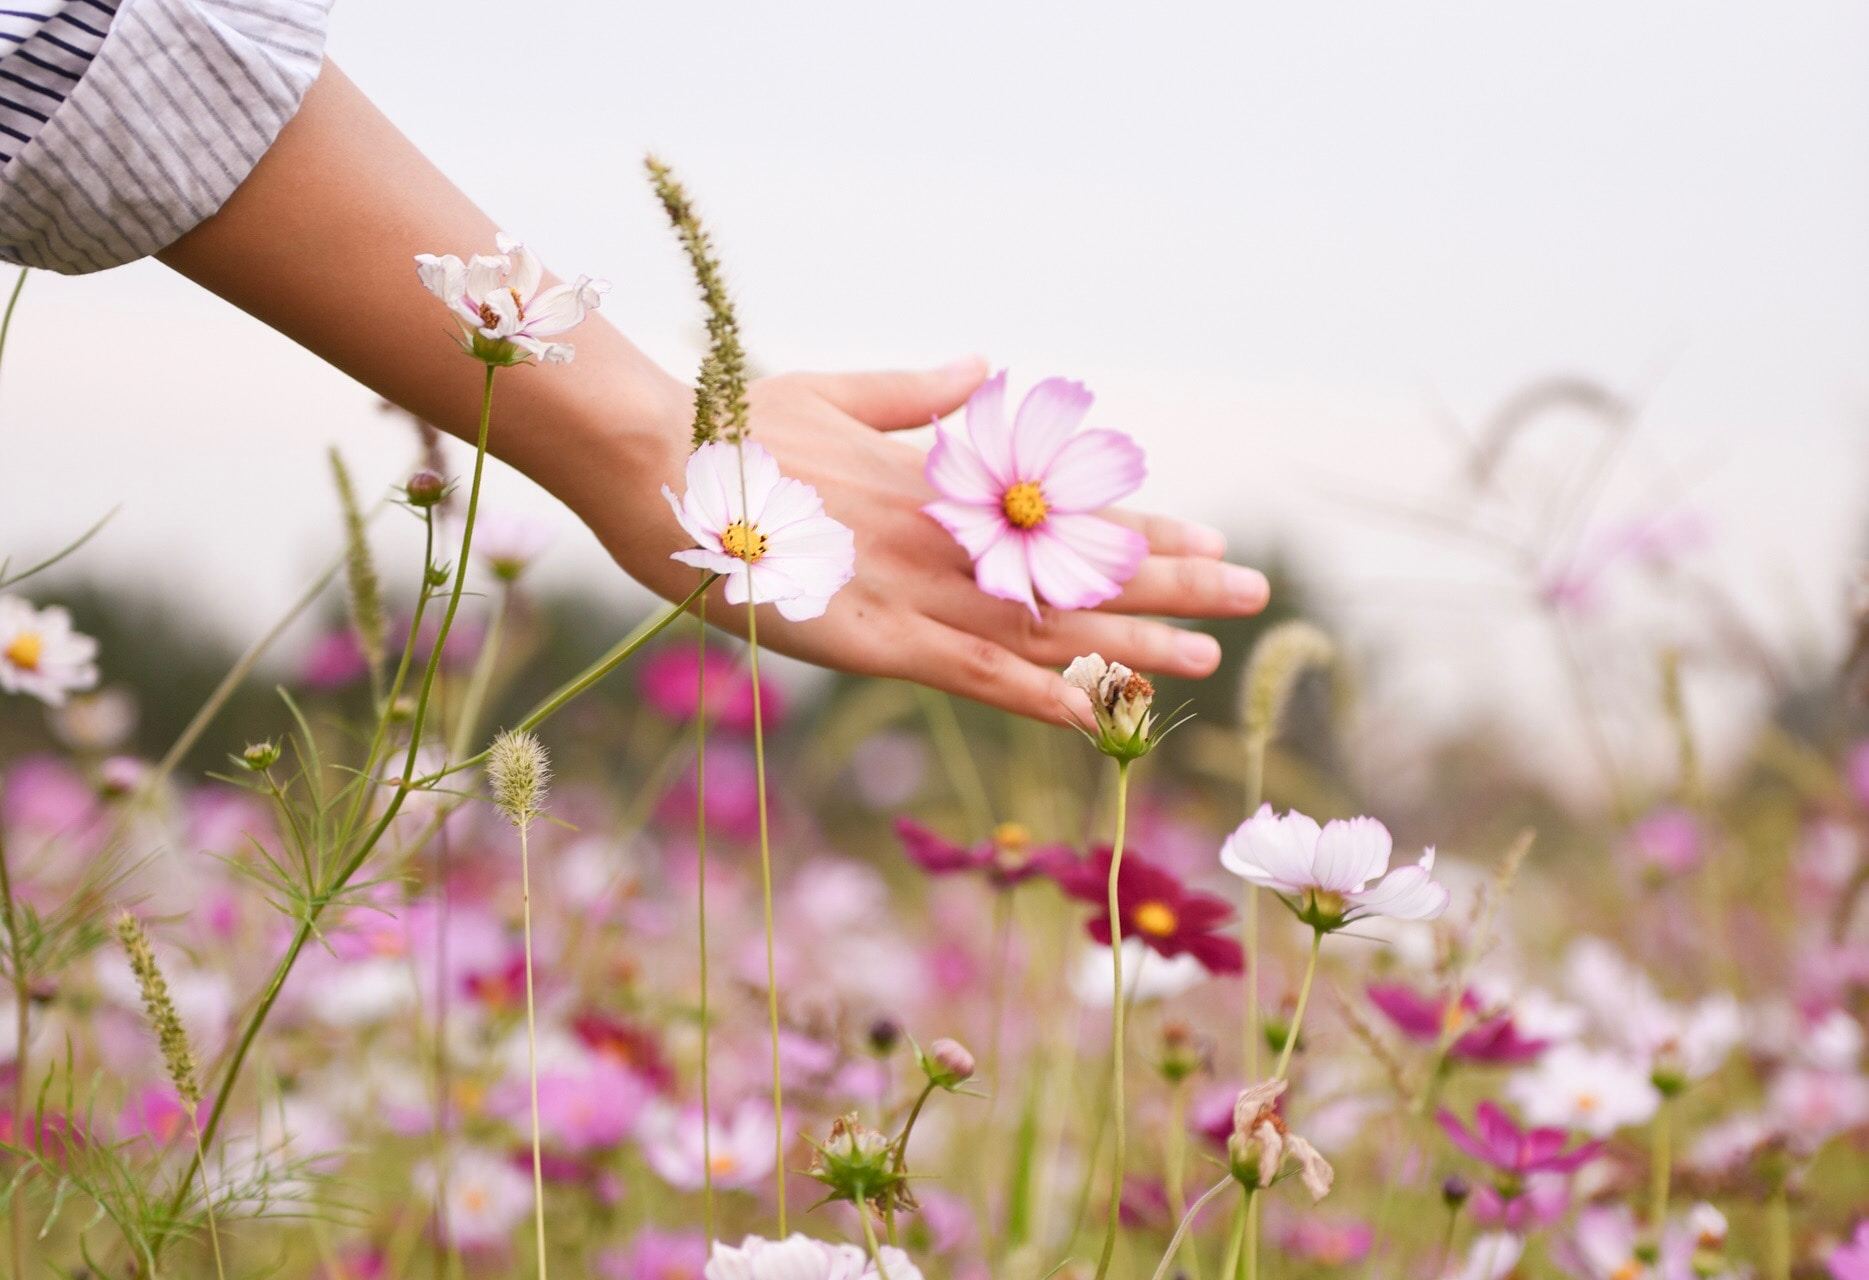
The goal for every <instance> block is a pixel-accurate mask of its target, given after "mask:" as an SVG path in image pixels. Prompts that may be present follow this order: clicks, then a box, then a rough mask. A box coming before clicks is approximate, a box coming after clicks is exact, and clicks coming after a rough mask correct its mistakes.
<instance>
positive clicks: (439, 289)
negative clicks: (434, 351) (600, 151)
mask: <svg viewBox="0 0 1869 1280" xmlns="http://www.w3.org/2000/svg"><path fill="white" fill-rule="evenodd" d="M494 246H495V247H496V248H498V249H499V252H498V253H496V254H487V253H477V254H475V255H474V256H473V257H471V258H469V259H468V260H467V261H466V262H465V263H463V262H462V261H461V260H460V259H459V258H457V257H455V256H454V255H453V254H451V253H447V254H442V255H441V256H439V257H437V256H436V255H434V254H432V253H418V254H416V255H415V273H416V276H417V278H418V279H420V280H421V282H422V287H423V288H425V289H427V290H428V291H429V292H430V293H432V294H434V295H435V296H436V297H437V298H440V299H441V300H442V301H443V302H445V303H447V304H448V309H449V310H450V311H452V312H454V314H455V318H456V319H458V320H459V321H460V322H461V329H462V332H463V333H464V334H465V335H466V339H467V342H466V346H467V349H468V350H469V351H470V352H471V353H472V354H473V355H474V357H475V358H476V359H480V360H486V361H488V362H489V363H491V364H518V363H519V362H520V361H522V360H524V359H525V358H526V357H527V356H532V357H534V358H536V359H538V360H539V361H540V362H541V363H544V364H565V363H568V362H569V361H570V359H571V356H572V354H573V353H572V350H571V344H570V343H568V342H546V341H544V339H546V338H550V337H555V336H557V335H558V334H561V333H565V332H567V331H568V330H571V329H575V328H576V327H577V326H578V325H580V324H582V323H583V322H584V317H585V316H586V315H587V314H589V313H590V312H592V311H595V310H596V309H597V307H598V305H599V304H600V303H601V302H602V301H603V295H604V293H605V292H606V291H607V290H608V289H609V288H610V286H609V285H608V284H606V283H605V282H604V281H602V280H593V279H592V278H591V277H590V276H579V277H578V278H577V280H576V281H575V282H574V283H572V284H556V285H553V286H552V287H551V288H549V289H542V288H540V285H542V284H543V283H544V282H545V268H544V267H542V266H541V265H540V264H539V260H538V258H537V257H536V256H534V254H533V252H532V250H530V249H528V248H526V246H525V245H523V244H521V243H519V241H517V240H515V239H513V238H512V237H511V236H509V235H507V234H506V233H505V232H504V231H502V232H501V233H500V234H499V235H497V236H495V237H494Z"/></svg>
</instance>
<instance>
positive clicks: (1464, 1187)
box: [1441, 1173, 1473, 1209]
mask: <svg viewBox="0 0 1869 1280" xmlns="http://www.w3.org/2000/svg"><path fill="white" fill-rule="evenodd" d="M1472 1194H1473V1184H1472V1183H1470V1182H1468V1181H1467V1180H1466V1179H1465V1178H1463V1177H1461V1176H1460V1175H1459V1174H1457V1173H1450V1174H1448V1175H1447V1176H1446V1177H1445V1178H1443V1179H1441V1203H1442V1204H1444V1205H1446V1206H1447V1207H1448V1208H1449V1209H1458V1208H1459V1207H1460V1206H1461V1205H1463V1204H1465V1203H1466V1202H1467V1197H1468V1196H1470V1195H1472Z"/></svg>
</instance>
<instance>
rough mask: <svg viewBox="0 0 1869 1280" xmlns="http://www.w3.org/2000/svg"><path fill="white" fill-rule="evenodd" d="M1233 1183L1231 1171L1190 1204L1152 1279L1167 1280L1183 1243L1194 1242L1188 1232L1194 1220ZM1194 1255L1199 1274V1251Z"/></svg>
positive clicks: (1231, 1279) (1196, 1269)
mask: <svg viewBox="0 0 1869 1280" xmlns="http://www.w3.org/2000/svg"><path fill="white" fill-rule="evenodd" d="M1232 1185H1233V1175H1232V1174H1230V1173H1229V1174H1228V1175H1227V1176H1226V1177H1224V1178H1222V1179H1220V1181H1218V1182H1216V1183H1214V1185H1213V1186H1211V1187H1209V1188H1207V1190H1205V1191H1203V1192H1202V1193H1201V1198H1200V1199H1198V1200H1196V1201H1195V1202H1194V1203H1193V1204H1192V1205H1189V1206H1188V1209H1187V1211H1186V1212H1185V1213H1183V1214H1182V1215H1181V1221H1180V1222H1179V1223H1178V1224H1177V1225H1176V1226H1175V1234H1174V1235H1173V1236H1171V1237H1169V1240H1168V1247H1167V1248H1166V1249H1164V1250H1162V1260H1161V1262H1160V1264H1158V1265H1157V1266H1156V1268H1155V1274H1154V1275H1153V1276H1152V1277H1150V1280H1167V1276H1168V1268H1169V1267H1170V1266H1172V1265H1173V1264H1174V1260H1175V1254H1176V1253H1177V1252H1178V1251H1179V1250H1180V1248H1181V1246H1182V1244H1183V1243H1184V1242H1185V1243H1188V1244H1190V1245H1191V1244H1192V1243H1193V1242H1192V1241H1190V1240H1189V1239H1188V1232H1189V1231H1191V1230H1193V1227H1194V1220H1195V1219H1196V1218H1198V1217H1200V1216H1201V1210H1203V1209H1205V1208H1206V1207H1207V1206H1208V1205H1209V1204H1211V1203H1212V1202H1213V1199H1214V1197H1215V1196H1217V1195H1219V1194H1220V1193H1221V1192H1223V1191H1225V1190H1226V1189H1227V1188H1228V1187H1230V1186H1232ZM1194 1257H1195V1264H1194V1265H1195V1274H1196V1275H1199V1274H1200V1270H1199V1268H1200V1261H1199V1253H1198V1252H1196V1253H1195V1254H1194ZM1221 1275H1222V1276H1224V1277H1225V1280H1233V1277H1232V1276H1231V1275H1230V1274H1229V1273H1227V1272H1224V1271H1223V1272H1221Z"/></svg>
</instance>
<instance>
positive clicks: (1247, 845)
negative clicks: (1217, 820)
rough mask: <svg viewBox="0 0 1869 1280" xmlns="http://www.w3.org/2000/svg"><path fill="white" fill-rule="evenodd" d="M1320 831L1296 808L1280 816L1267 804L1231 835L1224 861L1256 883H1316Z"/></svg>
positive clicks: (1287, 886)
mask: <svg viewBox="0 0 1869 1280" xmlns="http://www.w3.org/2000/svg"><path fill="white" fill-rule="evenodd" d="M1320 834H1321V832H1320V830H1319V828H1318V825H1317V823H1316V822H1314V821H1312V820H1311V819H1310V818H1308V817H1306V816H1305V815H1304V814H1302V813H1299V812H1297V811H1296V810H1293V811H1292V812H1290V813H1287V814H1286V815H1285V816H1284V817H1276V816H1274V815H1273V813H1272V806H1271V805H1264V806H1262V807H1261V808H1260V810H1259V812H1258V813H1256V814H1254V815H1253V816H1252V817H1250V818H1248V819H1247V820H1246V821H1245V822H1242V823H1241V824H1240V825H1239V828H1238V829H1237V830H1236V831H1234V833H1233V834H1232V835H1230V836H1228V837H1227V841H1226V843H1225V844H1224V845H1222V846H1221V849H1220V863H1221V865H1222V866H1224V867H1225V868H1226V869H1227V870H1228V871H1231V872H1232V873H1233V874H1234V875H1236V876H1243V877H1244V878H1246V879H1248V880H1251V881H1252V882H1253V883H1254V884H1262V885H1266V886H1267V887H1269V888H1275V889H1282V890H1287V891H1291V892H1296V891H1299V890H1302V889H1304V888H1306V887H1307V886H1309V885H1312V884H1314V883H1316V881H1315V879H1314V878H1313V873H1312V861H1313V856H1314V854H1315V853H1316V850H1317V841H1318V837H1319V835H1320Z"/></svg>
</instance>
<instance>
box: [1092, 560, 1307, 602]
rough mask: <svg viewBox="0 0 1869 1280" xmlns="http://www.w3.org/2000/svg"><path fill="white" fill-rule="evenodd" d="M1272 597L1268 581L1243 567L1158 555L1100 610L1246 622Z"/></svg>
mask: <svg viewBox="0 0 1869 1280" xmlns="http://www.w3.org/2000/svg"><path fill="white" fill-rule="evenodd" d="M1271 596H1272V588H1271V586H1270V584H1268V583H1267V582H1266V579H1265V575H1264V574H1263V573H1260V572H1259V571H1258V570H1257V569H1249V568H1247V567H1246V566H1245V565H1243V564H1228V563H1227V562H1226V561H1224V560H1207V559H1203V558H1200V557H1196V556H1163V555H1155V556H1150V557H1149V558H1148V559H1146V560H1144V561H1143V562H1142V564H1141V566H1140V567H1138V568H1137V570H1136V573H1135V576H1134V577H1132V578H1131V579H1130V580H1129V581H1128V582H1126V583H1124V584H1123V590H1122V593H1121V594H1120V595H1118V596H1117V597H1116V598H1115V599H1114V600H1111V601H1109V602H1107V603H1105V604H1101V605H1099V606H1097V607H1098V608H1100V609H1106V610H1109V611H1110V612H1112V613H1159V614H1164V615H1166V616H1168V617H1171V618H1244V617H1248V616H1250V615H1252V614H1255V613H1258V612H1259V611H1260V610H1261V609H1263V608H1265V606H1266V601H1267V600H1269V599H1271Z"/></svg>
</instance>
